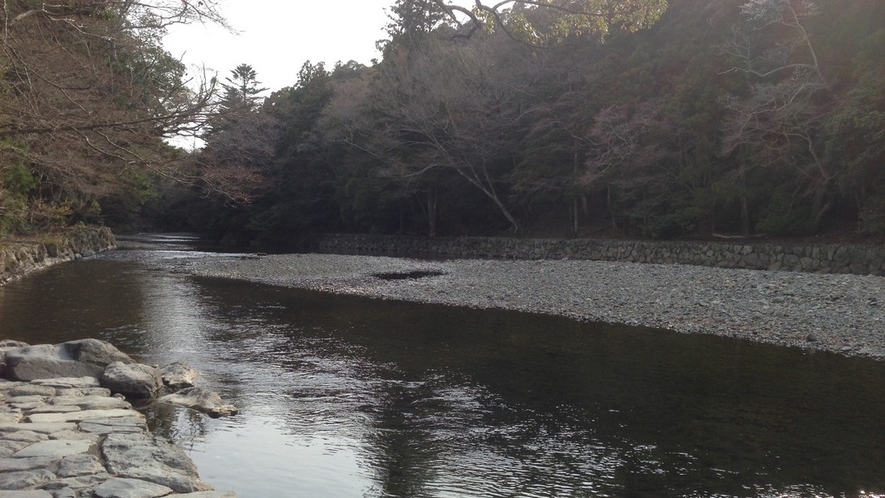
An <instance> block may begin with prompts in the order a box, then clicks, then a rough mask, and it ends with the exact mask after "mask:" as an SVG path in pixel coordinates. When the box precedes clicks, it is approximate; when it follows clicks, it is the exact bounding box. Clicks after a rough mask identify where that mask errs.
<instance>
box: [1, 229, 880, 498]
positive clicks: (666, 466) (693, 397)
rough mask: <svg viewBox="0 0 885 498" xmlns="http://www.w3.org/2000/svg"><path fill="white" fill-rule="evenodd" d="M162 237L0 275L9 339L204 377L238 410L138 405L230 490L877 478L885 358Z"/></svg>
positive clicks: (735, 491) (876, 481)
mask: <svg viewBox="0 0 885 498" xmlns="http://www.w3.org/2000/svg"><path fill="white" fill-rule="evenodd" d="M157 241H159V242H163V243H161V244H159V245H156V246H155V247H153V248H147V249H144V248H142V249H137V250H134V249H133V250H119V251H113V252H111V253H106V254H104V255H102V256H99V257H96V258H91V259H86V260H81V261H78V262H75V263H70V264H65V265H61V266H57V267H54V268H51V269H48V270H46V271H42V272H39V273H37V274H33V275H31V276H28V277H27V278H25V279H23V280H21V281H18V282H13V283H11V284H9V285H7V286H5V287H0V338H10V339H18V340H23V341H27V342H30V343H57V342H62V341H66V340H73V339H79V338H85V337H96V338H99V339H103V340H107V341H110V342H112V343H114V344H115V345H117V346H118V347H119V348H120V349H122V350H124V351H126V352H128V353H130V354H131V355H133V356H134V357H136V358H137V359H139V360H141V361H143V362H147V363H156V364H164V363H169V362H172V361H186V362H188V363H190V364H191V365H193V366H194V367H195V368H197V369H199V370H201V371H202V372H203V376H202V377H201V379H200V382H199V383H200V385H202V386H204V387H209V388H211V389H213V390H216V391H218V392H219V393H220V394H221V395H222V397H223V398H225V400H226V401H228V402H230V403H233V404H235V405H237V406H238V407H239V408H240V409H241V412H240V414H239V415H237V416H234V417H230V418H223V419H216V420H213V419H209V418H207V417H205V416H204V415H201V414H198V413H194V412H190V411H187V410H184V409H179V408H170V407H158V406H149V407H146V408H145V409H144V411H145V412H146V413H147V414H148V415H149V417H150V420H151V426H152V428H153V430H154V431H155V432H156V433H158V434H160V435H162V436H164V437H168V438H170V439H172V440H174V441H175V442H176V443H177V444H179V445H180V446H182V447H183V448H184V449H185V450H186V451H187V452H188V453H189V454H190V456H191V458H193V459H194V461H195V462H196V463H197V466H198V467H199V469H200V474H201V475H202V477H203V478H204V479H205V480H206V481H208V482H210V483H212V484H213V485H214V486H215V487H216V488H218V489H222V490H233V491H236V492H237V494H238V495H239V496H240V497H241V498H275V497H280V498H292V497H364V496H365V497H425V496H426V497H548V496H562V497H606V496H609V497H749V496H754V497H756V496H765V497H769V496H770V497H776V496H777V497H780V496H808V497H825V496H858V495H867V493H869V494H870V495H872V494H873V493H883V492H885V424H883V422H882V420H883V419H882V417H883V414H885V401H883V400H885V396H883V394H885V363H883V362H875V361H872V360H868V359H849V358H843V357H840V356H836V355H832V354H825V353H808V352H803V351H799V350H792V349H786V348H779V347H774V346H766V345H758V344H752V343H748V342H743V341H736V340H730V339H724V338H718V337H708V336H688V335H681V334H675V333H671V332H667V331H661V330H650V329H642V328H635V327H622V326H611V325H603V324H583V323H577V322H574V321H570V320H567V319H559V318H552V317H544V316H536V315H527V314H520V313H515V312H504V311H488V310H485V311H478V310H469V309H458V308H452V307H442V306H429V305H419V304H409V303H397V302H388V301H379V300H371V299H365V298H355V297H342V296H332V295H325V294H319V293H312V292H305V291H298V290H291V289H283V288H274V287H268V286H262V285H256V284H251V283H243V282H235V281H225V280H218V279H203V278H195V277H192V276H189V275H186V274H183V273H182V272H179V271H176V264H175V261H176V258H183V257H184V258H214V257H218V255H217V254H215V253H212V252H201V251H196V250H194V248H193V247H191V246H190V245H189V242H188V241H187V239H178V238H175V237H171V238H156V239H154V242H157ZM227 257H230V256H229V255H227ZM244 257H246V256H245V255H244Z"/></svg>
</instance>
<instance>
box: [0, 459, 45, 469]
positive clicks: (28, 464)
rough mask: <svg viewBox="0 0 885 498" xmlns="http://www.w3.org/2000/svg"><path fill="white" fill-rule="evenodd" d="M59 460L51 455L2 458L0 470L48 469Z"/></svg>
mask: <svg viewBox="0 0 885 498" xmlns="http://www.w3.org/2000/svg"><path fill="white" fill-rule="evenodd" d="M57 461H58V459H55V458H50V457H30V458H0V472H21V471H24V470H34V469H48V468H50V466H52V465H53V464H54V463H56V462H57Z"/></svg>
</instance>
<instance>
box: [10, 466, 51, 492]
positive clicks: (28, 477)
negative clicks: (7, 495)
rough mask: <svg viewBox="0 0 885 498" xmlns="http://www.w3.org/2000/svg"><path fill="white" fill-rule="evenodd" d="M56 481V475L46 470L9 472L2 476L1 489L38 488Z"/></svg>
mask: <svg viewBox="0 0 885 498" xmlns="http://www.w3.org/2000/svg"><path fill="white" fill-rule="evenodd" d="M53 479H55V474H53V473H52V472H49V471H48V470H46V469H35V470H26V471H22V472H7V473H5V474H0V489H5V490H15V489H28V488H32V489H33V488H36V487H37V486H40V485H43V484H46V483H48V482H49V481H51V480H53Z"/></svg>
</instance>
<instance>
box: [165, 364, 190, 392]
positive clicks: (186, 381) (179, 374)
mask: <svg viewBox="0 0 885 498" xmlns="http://www.w3.org/2000/svg"><path fill="white" fill-rule="evenodd" d="M160 375H161V376H162V378H163V384H164V385H166V386H168V387H170V388H172V389H183V388H185V387H194V382H195V381H196V378H197V377H198V376H199V375H200V372H198V371H197V370H195V369H194V368H193V367H191V366H190V365H188V364H187V363H180V362H179V363H172V364H170V365H166V366H165V367H162V368H160Z"/></svg>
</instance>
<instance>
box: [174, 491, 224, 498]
mask: <svg viewBox="0 0 885 498" xmlns="http://www.w3.org/2000/svg"><path fill="white" fill-rule="evenodd" d="M175 496H176V497H179V498H237V494H236V493H234V492H233V491H197V492H196V493H179V494H177V495H175Z"/></svg>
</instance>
